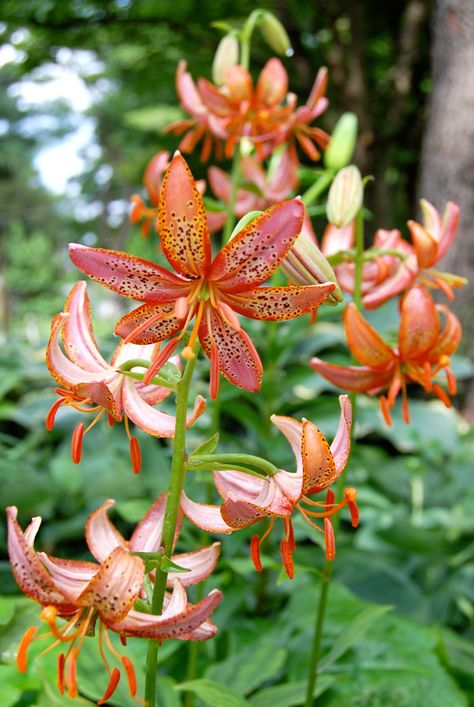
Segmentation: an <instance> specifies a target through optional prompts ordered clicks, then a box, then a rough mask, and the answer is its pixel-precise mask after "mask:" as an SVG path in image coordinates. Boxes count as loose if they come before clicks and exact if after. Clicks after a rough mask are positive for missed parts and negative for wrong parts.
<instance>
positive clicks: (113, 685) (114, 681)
mask: <svg viewBox="0 0 474 707" xmlns="http://www.w3.org/2000/svg"><path fill="white" fill-rule="evenodd" d="M119 681H120V670H119V669H118V668H114V669H113V670H112V675H111V676H110V680H109V684H108V685H107V688H106V690H105V692H104V694H103V695H102V697H101V698H100V700H98V702H97V704H98V705H103V704H104V703H105V702H107V700H108V699H109V698H110V697H112V695H113V694H114V692H115V690H116V689H117V685H118V684H119Z"/></svg>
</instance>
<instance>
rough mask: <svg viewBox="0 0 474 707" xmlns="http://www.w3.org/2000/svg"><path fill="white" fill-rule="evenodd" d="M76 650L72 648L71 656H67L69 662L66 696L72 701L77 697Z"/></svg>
mask: <svg viewBox="0 0 474 707" xmlns="http://www.w3.org/2000/svg"><path fill="white" fill-rule="evenodd" d="M78 653H79V651H78V649H77V648H73V649H72V651H71V655H70V656H69V662H68V666H67V694H68V697H70V698H71V699H74V698H75V697H77V656H78Z"/></svg>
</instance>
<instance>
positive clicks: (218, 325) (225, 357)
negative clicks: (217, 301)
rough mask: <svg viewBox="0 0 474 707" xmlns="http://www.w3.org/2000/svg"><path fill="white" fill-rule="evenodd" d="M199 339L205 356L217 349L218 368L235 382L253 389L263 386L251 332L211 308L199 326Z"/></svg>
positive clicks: (256, 389) (240, 386) (253, 390)
mask: <svg viewBox="0 0 474 707" xmlns="http://www.w3.org/2000/svg"><path fill="white" fill-rule="evenodd" d="M199 340H200V342H201V345H202V348H203V349H204V352H205V354H206V356H208V357H209V358H210V357H211V353H212V351H213V350H214V351H217V355H218V357H219V370H220V372H221V373H222V375H223V376H224V377H225V378H227V380H228V381H230V382H231V383H232V384H233V385H236V386H237V387H238V388H244V390H249V391H251V392H257V391H258V390H260V386H261V383H262V371H263V368H262V363H261V361H260V357H259V355H258V353H257V351H256V350H255V347H254V345H253V343H252V341H251V340H250V338H249V336H248V335H247V334H246V333H245V331H244V330H243V329H240V331H236V330H235V329H233V328H232V327H231V326H230V325H229V324H227V322H226V321H224V319H223V318H222V317H221V316H220V315H219V314H218V313H217V311H216V310H215V309H214V308H211V307H209V308H208V316H207V317H206V318H203V321H202V322H201V326H200V327H199Z"/></svg>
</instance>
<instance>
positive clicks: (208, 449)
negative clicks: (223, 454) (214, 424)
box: [190, 432, 219, 458]
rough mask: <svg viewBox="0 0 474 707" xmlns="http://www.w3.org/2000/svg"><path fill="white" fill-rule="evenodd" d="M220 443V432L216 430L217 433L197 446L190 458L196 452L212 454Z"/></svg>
mask: <svg viewBox="0 0 474 707" xmlns="http://www.w3.org/2000/svg"><path fill="white" fill-rule="evenodd" d="M218 444H219V432H216V433H215V434H213V435H212V437H209V439H207V440H206V441H205V442H203V443H202V444H200V445H199V447H196V449H195V450H194V452H192V454H190V458H192V457H193V455H194V454H212V453H213V452H214V450H215V449H216V447H217V445H218Z"/></svg>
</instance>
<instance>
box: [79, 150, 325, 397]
mask: <svg viewBox="0 0 474 707" xmlns="http://www.w3.org/2000/svg"><path fill="white" fill-rule="evenodd" d="M303 215H304V206H303V204H302V202H301V201H300V200H299V199H291V200H289V201H285V202H283V203H280V204H278V205H276V206H274V207H273V208H271V209H268V210H267V211H265V212H264V213H263V214H262V215H261V216H259V217H258V218H256V219H255V221H252V222H251V223H250V224H249V225H248V226H247V227H246V228H244V229H243V230H242V231H240V233H238V234H237V235H236V236H234V237H233V238H232V239H231V240H230V241H229V242H228V243H227V244H226V245H225V246H224V248H223V249H222V250H221V251H220V253H218V254H217V255H216V257H215V258H214V259H213V260H212V258H211V243H210V238H209V230H208V227H207V222H206V216H205V209H204V204H203V202H202V198H201V196H200V194H199V192H198V190H197V188H196V185H195V183H194V180H193V177H192V174H191V172H190V170H189V167H188V166H187V164H186V162H185V161H184V159H183V158H182V156H181V155H180V154H179V153H177V154H176V155H175V156H174V157H173V160H172V161H171V164H170V166H169V168H168V170H167V172H166V175H165V177H164V180H163V187H162V190H161V195H160V203H159V230H160V237H161V246H162V248H163V252H164V254H165V256H166V258H167V260H168V262H169V263H170V265H171V266H172V268H174V270H175V271H176V274H175V273H173V272H170V271H168V270H165V269H164V268H162V267H160V266H159V265H156V264H155V263H151V262H149V261H147V260H143V259H142V258H137V257H135V256H133V255H128V254H127V253H121V252H118V251H113V250H103V249H101V248H87V247H85V246H81V245H76V244H72V245H71V246H70V255H71V259H72V261H73V263H74V264H75V265H76V266H77V267H78V268H80V269H81V270H82V271H83V272H85V273H87V274H88V275H90V276H91V277H92V278H94V279H95V280H97V281H98V282H100V283H101V284H102V285H105V286H106V287H109V288H110V289H111V290H113V291H114V292H118V293H119V294H121V295H125V296H126V297H131V298H133V299H136V300H139V301H141V302H144V303H145V304H143V305H141V306H140V307H138V308H137V309H135V310H133V311H132V312H130V314H126V315H125V316H124V317H122V319H120V321H119V322H118V323H117V325H116V327H115V332H116V333H117V334H118V335H119V336H122V337H124V339H125V342H130V341H131V342H133V343H135V344H151V343H155V342H159V341H164V340H165V339H168V338H170V337H173V338H171V340H170V341H169V342H168V344H167V345H166V346H165V347H164V349H163V350H162V351H161V352H160V353H159V355H158V356H157V357H156V358H155V360H154V362H153V363H152V365H151V366H150V368H149V370H148V374H147V375H146V376H145V379H144V381H145V383H147V382H149V380H151V378H152V377H153V376H154V375H155V373H156V371H157V370H158V369H159V368H160V366H161V365H162V364H163V362H164V361H165V360H167V359H168V358H169V356H170V355H171V353H172V352H173V351H174V350H175V349H176V347H177V345H178V344H179V342H180V340H181V339H182V337H183V336H184V333H185V331H186V329H187V327H188V324H189V323H190V322H191V321H192V320H193V318H195V322H194V326H193V329H192V332H191V336H190V339H189V343H188V345H187V346H186V347H185V348H184V350H183V356H184V357H185V358H192V357H193V356H194V354H193V351H192V347H193V345H194V342H195V340H196V339H197V338H199V340H200V342H201V345H202V348H203V350H204V353H205V354H206V355H207V356H208V357H209V358H210V361H211V376H210V377H211V385H210V389H211V396H213V397H215V396H216V395H217V391H218V381H219V371H220V372H221V373H222V374H223V375H224V376H225V377H226V378H227V379H228V380H229V381H230V382H231V383H233V384H234V385H237V386H239V387H241V388H244V389H245V390H250V391H257V390H259V389H260V385H261V377H262V370H263V369H262V364H261V361H260V358H259V356H258V353H257V352H256V350H255V348H254V346H253V344H252V341H251V340H250V338H249V336H248V335H247V334H246V333H245V332H244V330H243V329H242V327H241V324H240V321H239V319H238V316H237V314H242V315H244V316H247V317H250V318H252V319H261V320H267V321H268V320H271V321H283V320H286V319H292V318H294V317H298V316H300V315H302V314H306V313H307V312H311V311H313V310H314V309H316V308H317V307H318V306H319V305H320V304H321V303H322V302H323V301H324V300H325V299H326V298H327V296H328V295H329V294H330V293H331V292H332V291H333V290H334V288H335V285H334V283H331V282H328V283H324V284H319V285H312V286H301V287H296V286H288V287H261V285H262V283H264V282H265V281H266V280H268V279H269V278H270V276H271V275H272V274H273V273H274V271H275V270H276V269H277V268H278V266H279V265H280V262H281V261H282V260H283V258H284V257H285V255H286V253H287V252H288V250H289V249H290V248H291V246H292V245H293V242H294V241H295V239H296V238H297V236H298V234H299V232H300V230H301V224H302V221H303ZM178 332H181V333H180V335H179V336H176V334H178Z"/></svg>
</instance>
